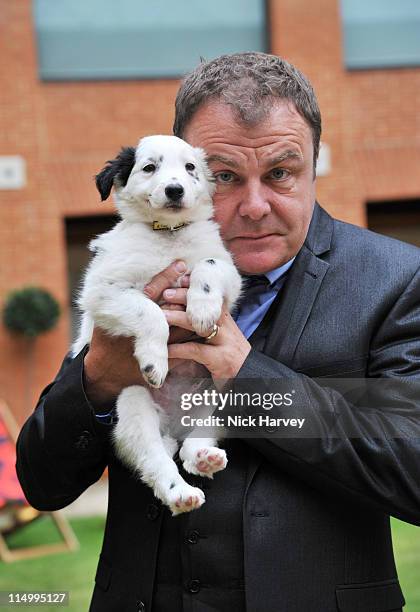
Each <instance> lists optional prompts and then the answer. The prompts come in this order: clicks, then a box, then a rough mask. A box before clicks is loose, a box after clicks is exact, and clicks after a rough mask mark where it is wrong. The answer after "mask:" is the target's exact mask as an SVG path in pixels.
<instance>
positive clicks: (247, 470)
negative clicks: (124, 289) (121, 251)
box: [17, 53, 420, 612]
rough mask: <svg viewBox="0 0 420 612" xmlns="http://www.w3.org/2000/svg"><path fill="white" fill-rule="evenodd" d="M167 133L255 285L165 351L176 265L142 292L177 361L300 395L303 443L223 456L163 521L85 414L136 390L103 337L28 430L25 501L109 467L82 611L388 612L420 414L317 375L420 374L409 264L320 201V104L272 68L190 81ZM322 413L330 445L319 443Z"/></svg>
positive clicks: (414, 497)
mask: <svg viewBox="0 0 420 612" xmlns="http://www.w3.org/2000/svg"><path fill="white" fill-rule="evenodd" d="M174 131H175V133H176V134H177V135H179V136H181V137H183V138H185V139H186V140H187V141H188V142H190V143H191V144H192V145H194V146H201V147H203V148H205V150H206V151H207V153H208V156H209V163H210V166H211V169H212V171H213V172H214V175H215V178H216V182H217V192H216V195H215V210H216V213H215V217H216V220H217V221H218V222H219V224H220V228H221V232H222V236H223V238H224V241H225V243H226V245H227V246H228V248H229V249H230V250H231V252H232V253H233V255H234V257H235V261H236V263H237V265H238V267H239V269H240V270H241V272H242V273H243V274H244V275H248V276H251V277H255V278H257V277H258V278H259V280H261V281H262V282H261V284H260V288H259V290H258V292H257V299H255V294H254V297H251V298H247V299H246V300H245V303H244V304H243V305H242V306H241V310H240V312H239V314H238V316H237V323H236V322H235V320H234V319H233V318H232V317H231V315H230V314H229V313H228V312H224V313H223V315H222V317H221V320H220V322H219V329H218V333H217V335H216V336H214V337H212V338H211V339H210V340H209V341H208V342H205V343H199V342H194V341H189V342H179V341H178V340H180V339H185V338H182V334H183V332H182V331H180V330H182V329H184V330H191V327H190V325H189V322H188V319H187V317H186V314H185V312H184V309H183V305H184V304H185V293H186V289H185V288H179V289H175V290H171V289H170V290H169V291H168V288H170V287H172V286H174V284H175V281H176V280H177V279H178V278H179V276H181V275H182V274H183V273H184V272H185V266H184V267H183V266H182V262H175V263H174V264H173V266H171V267H170V268H169V269H168V270H166V271H165V273H164V274H161V275H159V276H158V277H156V278H155V279H154V280H153V282H152V283H151V285H150V287H149V288H148V291H149V295H150V297H151V298H152V299H154V300H156V301H157V300H159V299H160V298H161V297H162V295H163V299H164V300H165V301H166V303H167V304H169V305H171V306H170V307H169V310H168V312H167V317H168V321H169V323H170V324H171V325H172V326H174V328H173V329H174V335H173V337H172V344H171V346H170V357H171V359H174V360H177V359H181V360H182V359H187V360H193V361H195V362H197V363H200V364H203V365H205V367H206V368H207V369H208V370H209V372H210V373H211V375H212V376H213V378H214V379H231V380H232V381H233V384H234V385H235V384H238V385H240V383H241V381H248V383H249V380H250V379H259V378H265V379H276V380H278V381H283V382H286V383H287V382H288V381H290V380H293V381H294V383H295V386H296V388H299V389H303V391H302V393H303V394H304V393H308V395H307V396H306V400H305V401H302V399H301V401H300V403H299V410H301V411H302V414H304V416H305V418H306V420H307V422H308V423H309V432H310V435H309V437H293V436H275V435H274V436H272V435H271V434H270V435H269V433H268V432H267V435H266V436H264V435H261V433H259V434H258V436H256V437H254V438H250V437H246V436H244V437H243V438H240V439H235V438H233V439H229V440H226V441H225V442H224V445H225V446H226V448H227V450H228V457H229V464H228V467H227V469H226V470H224V471H223V472H220V473H218V474H216V475H215V478H214V480H212V481H208V482H203V481H204V480H205V479H203V478H200V477H198V476H197V477H189V476H187V479H188V478H189V479H190V482H193V483H194V484H197V485H199V486H202V487H204V488H205V493H206V503H205V504H204V505H203V507H202V508H200V510H197V511H194V512H191V513H189V514H187V515H182V516H180V517H176V518H171V517H170V516H169V513H168V512H167V510H166V509H165V508H162V507H161V505H160V503H159V502H157V500H156V499H154V498H153V495H152V493H151V490H150V489H149V488H147V487H146V486H144V485H143V484H142V483H141V482H139V481H138V480H136V479H135V478H134V477H133V476H131V475H130V473H129V472H128V471H127V470H126V468H125V467H124V466H122V465H121V464H120V463H119V462H118V461H117V460H116V458H115V457H114V455H113V453H112V450H111V447H110V444H109V431H110V429H112V424H109V423H108V422H107V420H106V417H105V418H104V419H101V417H100V416H98V417H95V416H94V414H95V413H96V414H99V413H101V412H102V413H104V414H106V413H107V412H108V411H109V410H110V409H111V413H112V405H113V401H114V399H115V397H116V395H117V394H118V392H119V390H120V389H121V388H123V387H124V386H127V385H129V384H133V383H138V381H139V377H138V374H137V365H136V363H135V361H133V359H132V355H131V346H130V343H129V342H128V341H127V340H126V339H115V338H114V339H110V338H107V337H106V336H105V335H104V334H103V333H102V332H100V330H96V332H95V334H94V338H93V340H92V343H91V346H90V349H89V352H86V350H85V351H83V353H82V354H81V355H79V356H78V357H77V358H76V359H74V360H73V361H72V362H71V363H68V364H66V365H65V366H64V367H63V368H62V370H61V372H60V373H59V375H58V377H57V379H56V380H55V382H54V383H52V385H50V386H49V387H47V389H46V390H45V391H44V393H43V396H42V397H41V400H40V403H39V405H38V407H37V409H36V411H35V413H34V415H33V416H32V417H30V419H29V420H28V421H27V423H26V424H25V426H24V428H23V431H22V433H21V435H20V438H19V442H18V464H17V467H18V473H19V477H20V480H21V483H22V486H23V489H24V491H25V493H26V495H27V497H28V499H29V501H31V503H33V505H35V506H36V507H38V508H41V509H56V508H61V507H63V506H65V505H66V504H68V503H70V502H71V501H73V500H74V499H75V498H76V497H77V496H78V495H79V494H80V493H81V492H82V491H84V490H85V489H86V487H88V486H89V485H90V484H91V483H93V482H95V481H96V480H97V479H98V478H99V476H100V475H101V473H102V471H103V469H104V467H105V465H106V464H108V465H109V481H110V492H109V499H110V501H109V509H108V520H107V525H106V532H105V539H104V544H103V549H102V554H101V558H100V562H99V566H98V571H97V575H96V588H95V592H94V596H93V600H92V604H91V610H93V611H96V610H101V611H103V610H115V611H117V610H118V611H122V610H133V611H134V610H154V611H163V610H171V611H178V610H192V611H198V612H210V611H225V610H226V611H227V610H235V611H238V612H239V611H240V610H245V609H246V610H248V611H250V612H259V611H261V612H280V611H284V612H306V611H309V610H310V611H314V612H333V611H336V610H340V611H344V612H350V611H351V612H355V611H356V610H366V611H368V610H369V611H370V610H376V611H377V612H380V611H385V610H386V611H391V610H394V611H397V610H401V608H402V606H403V604H404V600H403V597H402V594H401V590H400V588H399V584H398V579H397V575H396V570H395V564H394V560H393V553H392V543H391V535H390V526H389V515H390V514H392V515H395V516H398V517H400V518H401V519H403V520H406V521H408V522H413V523H416V524H419V523H420V489H419V483H420V462H419V457H420V441H419V439H420V419H419V411H418V410H417V408H416V403H415V401H410V400H409V399H407V397H405V396H404V394H403V393H402V391H401V392H400V391H399V388H398V389H397V392H395V391H394V396H393V398H392V399H393V405H395V406H396V409H395V410H392V409H391V410H389V409H383V410H382V405H381V404H380V402H379V403H377V404H375V406H373V407H372V406H370V408H369V409H365V410H364V409H363V408H356V406H355V405H353V404H352V403H351V402H350V400H349V399H348V398H347V399H346V397H345V396H343V395H342V394H340V393H338V392H336V391H335V390H334V389H331V388H328V387H324V386H322V385H321V384H319V381H314V380H313V378H314V377H315V376H316V377H323V378H326V377H335V378H343V377H349V376H350V377H359V378H364V377H366V378H369V377H380V378H381V379H383V380H384V381H386V380H395V379H397V380H398V381H401V383H403V382H404V381H406V380H407V379H408V378H409V379H410V381H411V383H413V382H415V381H416V380H417V379H418V378H419V377H420V359H419V354H420V340H419V338H420V311H419V307H418V296H419V295H420V293H419V290H420V278H419V274H418V269H419V266H420V256H419V251H418V250H417V249H415V248H414V247H410V246H408V245H405V244H402V243H399V242H397V241H393V240H391V239H387V238H384V237H381V236H378V235H375V234H372V233H371V232H368V231H366V230H362V229H359V228H356V227H354V226H350V225H348V224H345V223H342V222H339V221H335V220H333V219H332V218H331V217H330V216H329V215H328V214H327V213H326V212H325V211H323V210H322V209H321V207H320V206H319V205H318V204H316V203H315V164H316V158H317V154H318V150H319V139H320V133H321V120H320V114H319V109H318V105H317V102H316V98H315V95H314V93H313V90H312V88H311V86H310V84H309V83H308V81H307V80H306V79H305V77H303V75H301V74H300V73H299V72H298V71H297V70H296V69H295V68H294V67H292V66H290V65H289V64H287V63H286V62H284V61H283V60H281V59H279V58H277V57H274V56H270V55H265V54H259V53H244V54H237V55H233V56H224V57H221V58H218V59H216V60H213V61H211V62H208V63H205V64H202V65H200V66H199V67H198V68H197V69H196V70H195V71H194V72H193V73H192V74H191V75H189V76H188V77H187V78H186V80H185V81H184V83H183V84H182V85H181V88H180V91H179V93H178V97H177V104H176V118H175V127H174ZM177 266H179V269H177ZM265 275H266V278H265V281H266V282H265V285H264V284H263V283H264V278H261V276H263V277H264V276H265ZM186 285H187V283H186V282H184V287H185V286H186ZM239 326H240V327H239ZM241 330H242V331H241ZM246 336H247V337H248V338H249V340H248V339H247V337H246ZM173 363H176V362H173ZM83 376H84V382H83ZM248 383H246V382H245V384H248ZM255 384H257V382H256V383H255ZM401 386H402V388H404V385H403V384H401ZM85 393H86V394H87V396H88V397H89V400H90V402H89V401H88V399H87V397H86V395H85ZM380 397H381V395H380V393H379V398H380ZM92 405H93V407H92ZM362 405H363V404H362ZM246 412H247V413H248V414H251V415H252V413H253V408H252V406H246ZM271 412H272V415H273V416H279V415H281V414H282V411H281V409H280V408H275V409H273V410H272V411H271ZM329 417H333V420H334V423H335V424H336V427H337V428H338V430H339V432H340V435H338V436H334V437H331V436H329V435H328V431H326V429H325V426H326V423H327V424H328V423H331V422H332V421H331V419H330V418H329ZM343 424H345V425H346V427H347V426H349V427H350V429H351V437H350V436H347V435H346V429H345V428H344V425H343Z"/></svg>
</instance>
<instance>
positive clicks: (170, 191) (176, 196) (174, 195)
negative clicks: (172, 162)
mask: <svg viewBox="0 0 420 612" xmlns="http://www.w3.org/2000/svg"><path fill="white" fill-rule="evenodd" d="M165 195H166V197H167V198H168V199H169V200H172V202H178V200H180V199H181V198H182V196H183V195H184V188H183V186H182V185H180V184H179V183H173V184H172V185H168V186H167V187H165Z"/></svg>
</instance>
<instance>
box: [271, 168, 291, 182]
mask: <svg viewBox="0 0 420 612" xmlns="http://www.w3.org/2000/svg"><path fill="white" fill-rule="evenodd" d="M270 176H271V178H273V179H274V180H276V181H280V180H281V179H284V178H287V177H288V176H289V172H288V171H287V170H283V168H273V170H271V172H270Z"/></svg>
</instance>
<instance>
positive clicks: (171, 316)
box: [163, 310, 194, 331]
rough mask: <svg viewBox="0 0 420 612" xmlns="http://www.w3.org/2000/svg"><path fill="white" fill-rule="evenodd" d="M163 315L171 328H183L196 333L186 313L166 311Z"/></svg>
mask: <svg viewBox="0 0 420 612" xmlns="http://www.w3.org/2000/svg"><path fill="white" fill-rule="evenodd" d="M163 313H164V315H165V317H166V320H167V321H168V324H169V325H170V326H172V325H174V326H175V327H181V328H182V329H188V330H189V331H194V328H193V326H192V325H191V323H190V322H189V321H188V318H187V315H186V314H185V312H180V311H178V310H164V311H163Z"/></svg>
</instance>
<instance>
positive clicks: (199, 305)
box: [187, 258, 241, 333]
mask: <svg viewBox="0 0 420 612" xmlns="http://www.w3.org/2000/svg"><path fill="white" fill-rule="evenodd" d="M240 291H241V277H240V275H239V272H238V271H237V270H236V268H235V267H234V266H233V265H232V264H230V263H228V262H226V261H223V260H222V259H215V258H208V259H201V260H200V261H199V262H198V263H197V264H196V265H195V266H194V268H193V270H192V272H191V277H190V288H189V289H188V293H187V316H188V318H189V319H190V321H191V323H192V326H193V328H194V329H195V331H196V332H198V333H205V332H207V331H209V330H210V329H211V328H212V326H213V325H214V323H216V321H217V320H218V319H219V318H220V315H221V313H222V306H223V301H225V302H226V305H227V307H228V308H229V309H230V308H231V307H232V306H233V304H234V303H235V301H236V300H237V299H238V297H239V294H240Z"/></svg>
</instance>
